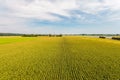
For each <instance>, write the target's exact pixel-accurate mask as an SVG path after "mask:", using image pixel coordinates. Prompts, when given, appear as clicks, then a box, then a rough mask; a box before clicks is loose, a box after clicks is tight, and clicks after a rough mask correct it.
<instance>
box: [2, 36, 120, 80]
mask: <svg viewBox="0 0 120 80" xmlns="http://www.w3.org/2000/svg"><path fill="white" fill-rule="evenodd" d="M0 80H120V41H117V40H109V39H99V38H89V37H79V36H76V37H74V36H71V37H70V36H69V37H36V38H26V37H0Z"/></svg>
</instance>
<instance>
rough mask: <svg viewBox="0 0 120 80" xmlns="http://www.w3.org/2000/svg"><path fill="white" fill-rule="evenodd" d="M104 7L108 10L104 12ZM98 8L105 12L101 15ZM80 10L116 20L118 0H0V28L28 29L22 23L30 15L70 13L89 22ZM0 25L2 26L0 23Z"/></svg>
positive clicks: (47, 18)
mask: <svg viewBox="0 0 120 80" xmlns="http://www.w3.org/2000/svg"><path fill="white" fill-rule="evenodd" d="M4 9H6V10H4ZM106 10H108V12H105V11H106ZM75 11H78V12H81V13H76V12H75ZM101 12H105V13H104V14H107V13H109V14H108V15H106V16H104V14H103V15H101ZM83 14H90V15H95V16H96V17H97V16H99V15H101V17H102V19H103V20H106V21H115V20H120V0H0V30H1V31H2V30H3V29H4V30H3V31H5V29H7V30H10V31H15V30H16V31H20V30H21V31H22V29H24V30H25V31H26V32H27V30H29V29H28V25H27V24H25V23H28V22H29V20H30V19H37V20H41V21H42V20H45V21H52V22H56V21H61V20H63V19H64V18H61V17H60V16H63V17H66V18H67V19H68V20H69V19H72V18H73V17H74V18H77V20H80V21H83V22H92V20H93V19H88V17H87V16H86V15H83ZM57 15H59V16H57ZM89 20H91V21H89ZM78 22H79V21H78ZM2 25H4V26H3V27H1V26H2ZM20 26H21V27H20ZM45 28H47V29H48V30H50V31H51V30H52V29H50V28H48V27H45ZM45 28H39V29H37V28H35V29H33V28H32V29H30V31H31V32H32V30H34V31H37V32H39V30H43V29H45ZM28 32H29V31H28Z"/></svg>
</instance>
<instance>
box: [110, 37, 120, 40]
mask: <svg viewBox="0 0 120 80" xmlns="http://www.w3.org/2000/svg"><path fill="white" fill-rule="evenodd" d="M112 39H114V40H120V37H112Z"/></svg>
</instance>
